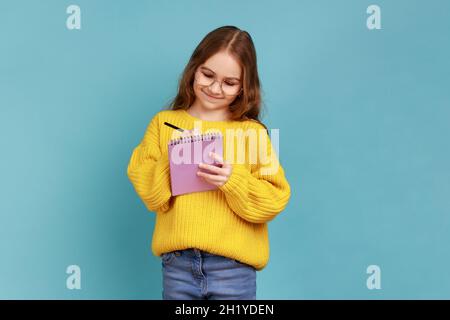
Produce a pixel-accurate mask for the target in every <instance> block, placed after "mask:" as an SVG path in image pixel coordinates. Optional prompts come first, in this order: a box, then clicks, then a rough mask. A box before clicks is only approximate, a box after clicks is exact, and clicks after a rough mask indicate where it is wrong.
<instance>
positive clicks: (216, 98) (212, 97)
mask: <svg viewBox="0 0 450 320" xmlns="http://www.w3.org/2000/svg"><path fill="white" fill-rule="evenodd" d="M202 92H203V93H204V94H205V95H206V96H208V97H210V98H211V99H215V100H219V99H222V97H214V96H212V95H209V94H208V93H206V92H205V91H202Z"/></svg>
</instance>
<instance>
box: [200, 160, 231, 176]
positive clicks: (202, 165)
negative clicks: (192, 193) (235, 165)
mask: <svg viewBox="0 0 450 320" xmlns="http://www.w3.org/2000/svg"><path fill="white" fill-rule="evenodd" d="M198 166H199V168H202V169H206V170H209V171H211V172H213V173H216V174H219V175H225V171H224V170H223V169H222V168H219V167H216V166H213V165H210V164H206V163H200V164H199V165H198Z"/></svg>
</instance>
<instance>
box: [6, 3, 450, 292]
mask: <svg viewBox="0 0 450 320" xmlns="http://www.w3.org/2000/svg"><path fill="white" fill-rule="evenodd" d="M71 4H77V5H79V6H80V7H81V30H68V29H67V28H66V19H67V16H68V14H67V13H66V8H67V7H68V6H69V5H71ZM371 4H377V5H379V6H380V7H381V19H382V21H381V25H382V29H381V30H369V29H368V28H367V27H366V19H367V17H368V16H369V15H368V14H367V13H366V9H367V7H368V6H369V5H371ZM222 25H236V26H238V27H240V28H242V29H244V30H247V31H248V32H249V33H250V34H251V35H252V37H253V40H254V42H255V45H256V50H257V54H258V64H259V72H260V77H261V82H262V89H263V94H264V95H263V98H264V100H265V111H264V112H263V118H262V119H263V122H264V123H265V124H266V125H267V126H268V127H269V128H278V129H280V139H281V145H280V154H279V156H280V160H281V163H282V165H283V167H284V168H285V171H286V174H287V178H288V180H289V182H290V183H291V187H292V198H291V201H290V203H289V205H288V207H287V209H286V210H285V211H283V212H282V213H281V214H280V215H279V216H278V217H277V218H276V219H275V220H274V221H272V222H271V223H270V224H269V232H270V241H271V257H270V261H269V264H268V266H267V267H266V268H265V269H264V270H263V271H261V272H259V273H258V275H257V277H258V279H257V287H258V291H257V298H258V299H317V298H318V299H334V298H337V299H380V298H383V299H393V298H403V299H417V298H422V299H431V298H450V294H449V292H450V273H449V272H448V270H450V254H449V252H450V251H449V249H448V244H449V243H450V233H449V230H450V228H449V227H450V218H449V209H450V196H449V194H450V170H449V163H450V153H449V150H450V148H449V139H448V136H449V133H450V132H449V131H450V130H449V120H450V111H449V107H450V90H449V80H450V61H449V59H448V57H449V56H450V45H449V30H450V4H449V2H448V1H444V0H442V1H438V0H435V1H410V0H409V1H406V0H403V1H376V2H374V1H361V0H353V1H331V0H328V1H317V0H316V1H312V0H311V1H298V0H297V1H260V0H258V1H256V0H252V1H226V2H224V1H206V0H202V1H200V0H196V1H182V0H177V1H170V2H169V1H162V0H160V1H133V2H127V1H100V0H97V1H76V2H72V1H70V2H69V1H56V0H54V1H45V2H37V1H11V0H9V1H1V2H0V35H1V41H0V112H1V113H0V130H1V132H0V142H1V157H0V170H1V180H0V194H1V201H0V261H1V262H0V298H2V299H31V298H39V299H91V298H95V299H107V298H113V299H131V298H133V299H160V298H161V290H162V288H161V285H162V283H161V281H162V275H161V264H160V259H159V258H158V257H155V256H153V255H152V254H151V251H150V244H151V236H152V230H153V223H154V218H155V217H154V213H151V212H149V211H147V210H146V208H145V206H144V204H143V203H142V201H141V200H140V199H139V198H138V196H137V194H136V193H135V192H134V190H133V188H132V185H131V183H130V182H129V180H128V178H127V175H126V166H127V164H128V161H129V158H130V156H131V152H132V149H133V148H134V147H135V146H136V145H137V144H138V143H139V142H140V139H141V138H142V137H143V134H144V132H145V129H146V127H147V125H148V123H149V121H150V119H151V118H152V116H153V115H154V114H155V113H156V112H158V111H159V110H161V109H162V108H163V107H164V106H166V104H167V103H168V101H169V100H170V99H171V98H172V97H173V96H174V94H175V92H176V87H177V81H178V77H179V75H180V74H181V72H182V70H183V68H184V66H185V64H186V63H187V61H188V59H189V57H190V55H191V53H192V51H193V50H194V48H195V47H196V46H197V44H198V43H199V41H200V40H201V39H202V38H203V37H204V36H205V35H206V34H207V33H208V32H209V31H211V30H213V29H214V28H217V27H219V26H222ZM72 264H75V265H78V266H80V268H81V286H82V289H81V290H69V289H67V288H66V278H67V277H68V274H66V268H67V267H68V266H69V265H72ZM372 264H375V265H378V266H380V268H381V287H382V288H381V289H380V290H369V289H368V288H367V287H366V279H367V277H368V276H369V275H368V274H367V273H366V268H367V267H368V266H369V265H372Z"/></svg>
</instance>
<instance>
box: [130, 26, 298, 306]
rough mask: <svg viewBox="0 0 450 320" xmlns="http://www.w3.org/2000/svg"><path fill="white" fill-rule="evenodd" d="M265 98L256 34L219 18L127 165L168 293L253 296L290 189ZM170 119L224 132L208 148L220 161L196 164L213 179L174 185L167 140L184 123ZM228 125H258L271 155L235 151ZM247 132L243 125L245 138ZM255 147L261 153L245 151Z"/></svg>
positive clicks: (191, 296) (254, 127)
mask: <svg viewBox="0 0 450 320" xmlns="http://www.w3.org/2000/svg"><path fill="white" fill-rule="evenodd" d="M260 105H261V101H260V84H259V78H258V71H257V63H256V52H255V48H254V45H253V42H252V38H251V37H250V35H249V34H248V33H247V32H246V31H242V30H240V29H238V28H236V27H233V26H224V27H221V28H218V29H216V30H213V31H212V32H210V33H209V34H207V35H206V37H205V38H204V39H203V40H202V41H201V42H200V44H199V45H198V46H197V48H196V49H195V51H194V53H193V54H192V56H191V58H190V61H189V63H188V64H187V66H186V68H185V69H184V72H183V75H182V77H181V79H180V83H179V89H178V94H177V96H176V97H175V98H174V100H173V101H172V103H171V104H170V110H162V111H159V112H158V113H157V114H156V115H155V116H154V117H153V119H152V120H151V121H150V124H149V125H148V127H147V130H146V133H145V135H144V137H143V139H142V141H141V143H140V144H139V145H138V146H137V147H136V148H135V149H134V150H133V153H132V156H131V159H130V162H129V165H128V169H127V173H128V177H129V179H130V181H131V182H132V184H133V186H134V188H135V190H136V192H137V194H138V195H139V196H140V198H141V199H142V200H143V202H144V204H145V206H146V207H147V208H148V210H150V211H153V212H156V221H155V228H154V232H153V239H152V252H153V254H154V255H156V256H160V257H161V258H162V273H163V292H162V296H163V299H256V271H259V270H262V269H263V268H264V267H265V266H266V264H267V262H268V260H269V239H268V228H267V223H268V222H269V221H270V220H272V219H273V218H274V217H275V216H276V215H277V214H278V213H280V212H281V211H283V210H284V208H285V207H286V205H287V204H288V201H289V198H290V194H291V191H290V186H289V183H288V181H287V180H286V177H285V174H284V170H283V168H282V167H281V165H280V164H279V162H278V158H277V157H276V155H275V153H274V152H273V149H272V144H271V141H270V138H269V137H268V133H267V131H266V129H267V128H266V127H265V126H264V125H263V124H262V123H261V122H260V121H259V120H258V117H259V112H260ZM164 122H168V123H171V124H174V125H176V126H178V127H180V128H183V129H186V130H189V131H188V133H187V134H184V135H191V134H193V133H202V132H204V131H207V130H208V131H209V130H211V129H214V130H216V131H217V130H220V131H221V132H222V133H223V137H224V142H223V143H224V150H223V157H221V156H219V155H218V154H215V153H212V154H210V157H211V158H212V159H215V160H216V162H218V163H220V164H221V167H220V166H213V165H208V164H206V163H201V164H199V171H198V173H197V174H198V176H199V177H201V178H202V179H204V180H205V181H206V182H208V183H210V184H212V185H214V186H216V189H214V190H210V191H203V192H193V193H189V194H183V195H178V196H172V195H171V188H170V170H169V158H168V148H167V143H168V142H169V141H170V139H173V137H174V134H175V133H179V132H178V131H175V130H174V129H172V128H170V127H169V126H166V125H164ZM194 127H195V128H196V130H195V131H196V132H194V130H193V129H194ZM199 127H201V128H199ZM227 131H231V132H244V133H247V132H250V133H251V132H253V133H256V135H257V141H260V143H259V147H258V151H259V149H261V148H265V150H264V151H265V152H266V154H267V155H269V157H268V158H269V160H270V161H269V162H267V161H264V163H263V161H262V156H261V154H264V152H255V151H248V150H247V148H246V150H244V153H245V161H240V162H239V161H238V160H236V159H237V155H238V153H239V151H241V150H240V149H239V148H241V149H242V144H240V146H241V147H239V148H238V145H239V144H238V143H234V144H233V145H234V148H235V149H234V151H235V152H234V153H233V154H232V155H230V156H229V155H228V152H227V151H228V150H227V146H228V145H229V144H228V143H227V139H234V138H235V136H233V137H231V138H230V137H229V136H228V135H227ZM174 132H175V133H174ZM250 133H249V134H248V135H246V134H244V138H245V144H244V145H245V146H248V145H249V140H250V139H249V138H250V136H251V134H250ZM261 135H263V136H265V137H266V141H267V143H266V146H264V145H263V144H262V143H261V141H264V140H259V139H260V138H261ZM228 142H230V141H228ZM251 152H253V153H254V154H253V155H252V154H250V153H251ZM274 155H275V157H274ZM253 156H256V157H257V158H256V159H257V161H248V160H250V159H252V158H253ZM224 158H225V159H224ZM253 159H254V158H253ZM265 160H267V159H265ZM267 168H276V170H266V171H264V170H263V169H267Z"/></svg>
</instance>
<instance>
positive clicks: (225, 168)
mask: <svg viewBox="0 0 450 320" xmlns="http://www.w3.org/2000/svg"><path fill="white" fill-rule="evenodd" d="M209 156H210V157H212V158H213V159H215V160H216V162H218V163H219V164H221V165H222V167H221V168H220V167H216V166H214V165H211V164H207V163H200V164H199V165H198V166H199V168H201V169H206V170H209V171H211V172H212V173H214V174H209V173H206V172H202V171H197V175H198V176H199V177H201V178H203V180H205V181H206V182H208V183H210V184H212V185H215V186H217V187H220V186H223V185H224V184H225V183H226V182H227V181H228V179H229V178H230V176H231V172H232V170H233V166H232V165H231V164H230V163H228V162H226V161H224V160H223V158H222V157H221V156H220V155H218V154H217V153H214V152H210V153H209Z"/></svg>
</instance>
